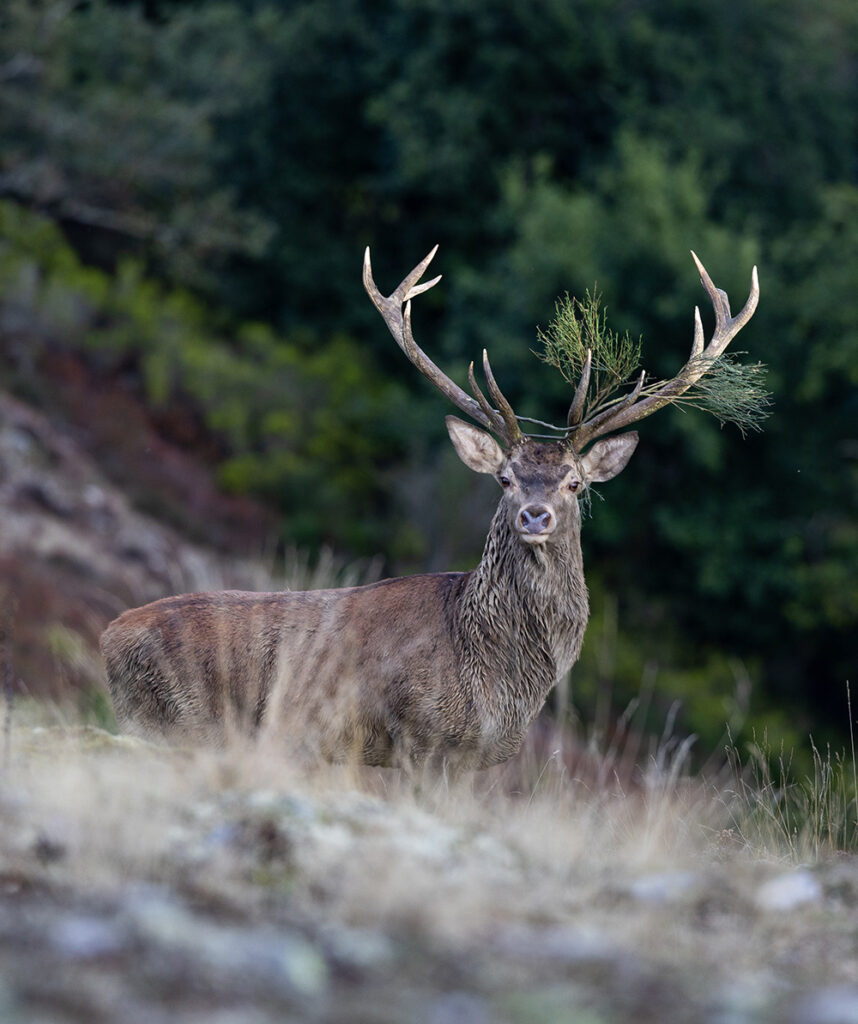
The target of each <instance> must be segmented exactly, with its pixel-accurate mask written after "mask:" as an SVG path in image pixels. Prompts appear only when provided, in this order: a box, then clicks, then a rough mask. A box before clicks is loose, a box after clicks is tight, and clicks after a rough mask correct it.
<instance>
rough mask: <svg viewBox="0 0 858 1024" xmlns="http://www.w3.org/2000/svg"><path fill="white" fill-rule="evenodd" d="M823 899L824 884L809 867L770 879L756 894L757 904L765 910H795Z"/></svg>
mask: <svg viewBox="0 0 858 1024" xmlns="http://www.w3.org/2000/svg"><path fill="white" fill-rule="evenodd" d="M821 900H822V886H821V885H820V883H819V880H818V879H817V878H816V876H815V875H813V874H812V873H811V872H810V871H808V870H807V868H798V869H797V870H796V871H791V872H790V873H789V874H787V875H779V876H778V877H777V878H771V879H769V881H768V882H766V883H765V884H764V885H762V886H761V887H760V889H759V890H758V892H757V895H756V903H757V906H758V907H760V908H761V909H763V910H793V909H795V908H796V907H800V906H803V905H804V904H806V903H819V902H820V901H821Z"/></svg>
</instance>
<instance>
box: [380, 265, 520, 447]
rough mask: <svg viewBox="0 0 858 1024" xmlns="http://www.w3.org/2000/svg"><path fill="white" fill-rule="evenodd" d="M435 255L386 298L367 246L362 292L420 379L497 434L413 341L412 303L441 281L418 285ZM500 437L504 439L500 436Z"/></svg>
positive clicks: (490, 420)
mask: <svg viewBox="0 0 858 1024" xmlns="http://www.w3.org/2000/svg"><path fill="white" fill-rule="evenodd" d="M437 251H438V246H437V245H436V246H435V248H434V249H433V250H432V251H431V252H430V253H429V254H428V255H427V256H426V257H425V258H424V259H422V260H421V261H420V263H418V264H417V266H416V267H415V268H414V269H413V270H412V271H411V273H410V274H408V275H407V276H406V277H405V278H404V279H403V280H402V281H401V283H400V284H399V287H398V288H397V289H396V290H395V291H394V292H393V293H392V294H390V295H387V296H385V295H382V294H381V292H380V291H379V290H378V287H377V285H376V283H375V281H374V280H373V276H372V264H371V262H370V255H369V246H367V247H366V252H365V253H364V259H363V284H364V288H366V291H367V294H368V295H369V297H370V299H372V303H373V305H374V306H375V308H376V309H377V310H378V311H379V313H381V316H382V318H383V320H384V322H385V323H386V324H387V328H388V330H389V331H390V333H391V334H392V335H393V340H394V341H395V342H396V344H397V345H398V346H399V347H400V348H401V349H402V351H403V352H404V353H405V354H406V356H408V358H409V359H410V361H411V362H412V363H413V365H414V366H415V367H416V368H417V369H418V370H419V371H420V372H421V373H422V374H423V376H424V377H426V378H427V380H429V381H431V382H432V383H433V384H434V385H435V387H436V388H438V390H439V391H440V392H441V393H442V394H443V395H444V396H445V397H446V398H448V399H449V400H450V401H451V402H452V403H453V405H455V406H456V407H457V408H459V409H461V410H462V412H464V413H465V414H466V415H468V416H470V417H471V419H473V420H476V422H477V423H480V424H482V426H484V427H487V428H488V429H489V430H493V431H495V432H498V433H500V430H499V426H498V423H497V422H495V420H494V418H493V417H491V416H489V415H488V413H487V412H486V411H485V410H484V409H483V407H482V406H481V404H480V403H479V402H478V401H475V400H474V399H473V398H471V396H470V395H468V394H467V393H466V392H465V391H463V390H462V389H461V388H460V387H459V385H458V384H456V383H455V381H452V380H451V379H450V378H449V377H448V376H447V375H446V374H445V373H443V372H442V371H441V370H440V369H439V368H438V367H437V366H436V365H435V363H433V362H432V360H431V359H430V358H429V356H427V355H426V353H425V352H424V351H423V349H421V348H420V346H419V345H418V344H417V342H416V341H415V340H414V335H413V334H412V331H411V299H413V298H414V297H415V296H416V295H420V294H422V293H423V292H425V291H428V290H429V289H430V288H432V287H433V286H434V285H436V284H437V283H438V282H439V281H440V280H441V276H440V275H439V276H438V277H436V278H433V280H431V281H426V282H424V283H423V284H418V283H417V282H418V281H419V280H420V278H421V277H422V276H423V274H424V273H425V271H426V268H427V267H428V266H429V264H430V263H431V262H432V257H433V256H434V255H435V253H436V252H437ZM501 423H502V421H501ZM501 436H505V435H504V434H503V433H502V434H501Z"/></svg>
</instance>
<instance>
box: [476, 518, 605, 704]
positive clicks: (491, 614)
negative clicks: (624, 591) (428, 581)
mask: <svg viewBox="0 0 858 1024" xmlns="http://www.w3.org/2000/svg"><path fill="white" fill-rule="evenodd" d="M588 611H589V609H588V604H587V588H586V585H585V583H584V569H583V563H582V557H581V544H580V539H579V536H578V531H577V530H576V529H570V530H569V531H568V532H566V533H565V535H564V536H562V537H560V538H558V539H557V540H556V541H554V542H551V543H549V544H546V545H545V546H544V547H536V546H534V547H529V546H528V545H526V544H524V543H522V541H521V540H520V539H519V537H518V536H517V535H516V533H515V531H514V530H513V528H512V527H511V525H510V523H509V515H508V513H507V510H506V508H505V507H504V505H503V504H501V505H500V506H499V508H498V510H497V512H496V513H495V516H494V519H493V520H492V525H491V528H490V530H489V535H488V539H487V540H486V546H485V550H484V552H483V557H482V560H481V561H480V564H479V565H478V566H477V568H476V569H474V571H473V572H472V573H471V574H470V575H469V578H468V581H467V584H466V586H465V589H464V592H463V594H462V599H461V604H460V608H459V616H458V620H459V629H460V631H461V634H462V642H463V648H464V650H465V651H466V659H467V661H468V662H469V663H470V665H471V666H472V667H473V669H475V670H476V671H475V674H474V677H473V678H475V679H477V680H479V682H480V683H481V687H480V688H481V689H482V690H483V694H484V696H485V697H486V698H488V699H497V698H498V697H500V696H502V695H504V696H505V697H506V699H507V700H513V701H514V702H515V703H516V704H517V705H519V706H520V707H521V709H522V711H523V710H524V709H525V707H526V706H530V705H531V704H532V705H534V709H533V713H534V714H535V713H536V711H537V710H538V708H539V707H541V705H542V702H543V701H544V699H545V697H546V695H547V694H548V691H549V690H550V689H551V687H552V686H554V684H555V683H556V682H557V679H558V677H559V676H560V675H562V674H563V673H564V672H566V671H567V670H568V668H569V667H570V665H571V664H572V662H573V661H574V660H575V658H576V657H577V655H578V652H579V650H580V647H581V640H582V638H583V633H584V627H585V625H586V622H587V616H588Z"/></svg>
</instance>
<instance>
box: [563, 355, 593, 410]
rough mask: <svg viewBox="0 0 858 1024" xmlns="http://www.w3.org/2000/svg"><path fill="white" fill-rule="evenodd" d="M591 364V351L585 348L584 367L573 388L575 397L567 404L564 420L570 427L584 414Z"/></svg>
mask: <svg viewBox="0 0 858 1024" xmlns="http://www.w3.org/2000/svg"><path fill="white" fill-rule="evenodd" d="M592 366H593V351H592V349H589V348H588V349H587V358H586V359H585V360H584V369H583V370H582V371H581V379H580V380H579V381H578V387H577V388H576V389H575V397H574V398H573V399H572V404H571V405H570V406H569V415H568V416H567V417H566V422H567V423H568V424H569V426H570V427H577V426H578V424H579V423H580V422H581V418H582V417H583V415H584V403H585V402H586V401H587V388H589V387H590V370H591V369H592Z"/></svg>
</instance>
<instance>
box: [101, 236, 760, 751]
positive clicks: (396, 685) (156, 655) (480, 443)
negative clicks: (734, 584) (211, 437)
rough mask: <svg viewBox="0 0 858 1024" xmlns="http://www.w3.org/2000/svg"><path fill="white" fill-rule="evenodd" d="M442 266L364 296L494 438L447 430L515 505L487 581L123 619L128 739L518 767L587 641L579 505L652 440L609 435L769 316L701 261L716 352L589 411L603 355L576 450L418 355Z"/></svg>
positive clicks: (486, 556)
mask: <svg viewBox="0 0 858 1024" xmlns="http://www.w3.org/2000/svg"><path fill="white" fill-rule="evenodd" d="M433 255H434V250H433V252H432V253H430V254H429V256H427V257H426V259H425V260H423V261H422V262H421V263H420V264H419V265H418V266H417V267H415V269H414V270H413V271H412V272H411V273H410V274H409V275H408V276H407V277H406V278H405V280H404V281H402V283H401V284H400V285H399V287H398V288H397V289H396V291H395V292H393V294H392V295H390V296H383V295H382V294H381V293H380V292H379V290H378V288H377V287H376V285H375V282H374V281H373V279H372V272H371V267H370V263H369V251H368V250H367V254H366V259H365V262H364V284H365V286H366V289H367V291H368V293H369V295H370V298H371V299H372V301H373V303H374V304H375V306H376V307H377V308H378V310H379V312H380V313H381V314H382V316H383V318H384V320H385V322H386V323H387V326H388V327H389V329H390V331H391V333H392V334H393V336H394V339H395V340H396V342H397V344H398V345H399V346H400V348H401V349H402V350H403V352H405V354H406V355H407V356H408V358H409V359H410V360H411V362H412V363H413V364H414V365H415V366H416V367H417V368H418V369H419V370H420V372H421V373H422V374H423V375H424V376H426V377H427V378H428V379H429V380H430V381H432V383H433V384H435V386H436V387H438V388H439V389H440V390H441V391H442V392H443V393H444V394H445V395H446V396H447V397H448V398H449V399H450V400H451V401H452V402H453V404H454V405H456V406H457V407H458V408H459V409H461V410H462V411H463V412H465V413H466V414H467V415H468V416H469V417H470V418H471V419H473V420H475V421H476V422H478V423H479V424H480V425H481V426H482V427H484V428H486V429H485V430H479V429H477V428H476V427H474V426H472V425H470V424H468V423H465V422H464V421H462V420H460V419H457V418H456V417H454V416H448V417H447V429H448V432H449V434H450V439H451V441H452V443H453V446H454V448H455V449H456V452H457V453H458V455H459V457H460V459H461V460H462V461H463V462H464V463H465V465H467V466H468V467H469V468H470V469H472V470H474V471H475V472H477V473H485V474H490V475H491V476H493V477H494V478H495V479H496V480H497V481H498V483H499V484H500V486H501V488H502V490H503V493H502V497H501V501H500V504H499V505H498V510H497V512H496V513H495V516H494V519H493V520H492V524H491V528H490V530H489V534H488V538H487V540H486V545H485V550H484V552H483V557H482V560H481V561H480V564H479V565H478V566H477V568H476V569H474V570H473V571H472V572H466V573H436V574H431V575H424V576H412V577H408V578H403V579H393V580H385V581H383V582H381V583H376V584H373V585H371V586H367V587H352V588H347V589H342V590H325V591H310V592H306V593H293V592H284V593H275V594H251V593H241V592H233V591H227V592H224V593H209V594H190V595H186V596H184V597H172V598H166V599H164V600H161V601H156V602H154V603H153V604H150V605H146V606H145V607H143V608H138V609H136V610H133V611H129V612H126V613H125V614H124V615H121V616H120V617H119V618H118V619H116V620H115V621H114V622H113V623H111V624H110V626H108V628H107V630H106V631H105V633H104V635H103V637H102V650H103V652H104V657H105V662H106V664H107V674H108V683H109V686H110V692H111V696H112V698H113V703H114V707H115V710H116V717H117V720H118V722H119V724H120V726H121V727H122V728H123V729H125V730H128V731H131V732H136V733H139V734H143V735H149V736H151V735H154V736H162V737H171V736H176V735H179V736H190V737H198V738H202V739H214V740H217V739H221V738H222V737H223V736H224V735H225V734H226V733H228V732H229V730H230V729H231V728H236V729H238V730H240V731H242V732H243V731H260V730H261V731H267V732H271V733H275V734H279V733H281V732H282V733H283V734H285V736H286V738H287V740H288V743H289V744H290V745H291V747H293V748H294V749H297V750H303V751H307V752H309V753H313V754H321V755H323V756H325V757H327V758H328V759H331V760H344V759H348V758H354V759H355V760H357V761H360V762H363V763H365V764H371V765H397V766H401V767H404V768H415V767H421V766H425V767H428V768H430V769H432V768H436V769H437V768H443V769H451V770H453V771H456V770H460V769H464V768H486V767H489V766H490V765H493V764H497V763H499V762H501V761H504V760H506V759H507V758H509V757H511V756H512V755H513V754H514V753H516V751H517V750H518V748H519V746H520V745H521V741H522V739H523V737H524V733H525V731H526V729H527V727H528V725H529V724H530V722H531V721H532V720H533V718H534V717H535V716H536V714H537V713H538V712H539V710H540V709H541V708H542V706H543V704H544V702H545V699H546V697H547V696H548V693H549V691H550V690H551V688H552V687H553V686H554V685H555V683H556V682H557V681H558V680H559V679H560V678H561V677H562V676H563V675H564V674H565V673H566V672H567V671H568V669H569V668H570V666H571V665H572V664H573V663H574V662H575V660H576V659H577V657H578V654H579V652H580V649H581V643H582V640H583V636H584V629H585V627H586V625H587V616H588V605H587V588H586V586H585V583H584V571H583V566H582V558H581V544H580V532H581V513H580V509H579V507H578V501H579V498H580V497H581V496H582V495H583V494H584V493H586V490H587V488H588V486H589V485H591V484H593V483H598V482H601V481H605V480H610V479H612V478H613V477H614V476H616V475H617V473H619V472H620V471H621V470H622V469H623V468H624V467H625V465H626V463H627V462H628V460H629V458H630V457H631V455H632V452H633V451H634V449H635V446H636V445H637V441H638V435H637V434H636V433H633V432H632V433H625V434H620V435H618V436H617V435H615V436H610V437H603V438H602V440H596V438H598V437H600V435H604V434H608V433H611V432H612V431H614V430H616V429H618V428H620V427H626V426H628V425H629V424H630V423H632V422H634V421H635V420H637V419H640V418H642V417H644V416H648V415H650V414H651V413H652V412H655V411H656V410H657V409H659V408H661V407H662V406H664V405H666V404H668V403H670V402H673V401H676V400H677V399H678V398H680V397H681V396H682V395H683V394H684V393H685V392H686V391H687V389H688V388H689V387H690V386H691V385H692V384H693V383H694V382H695V381H696V380H698V379H699V378H700V377H701V376H702V375H703V374H705V373H706V372H708V369H709V368H710V367H711V366H712V364H713V363H714V361H715V360H716V359H717V358H718V357H719V356H720V354H721V353H722V352H723V351H724V349H725V348H726V346H727V344H729V341H730V339H731V338H732V337H733V336H734V335H735V334H736V333H737V332H738V331H739V330H741V328H742V326H744V324H745V323H746V322H747V321H748V320H749V319H750V317H751V316H752V315H753V312H754V309H755V308H756V304H757V298H758V294H759V293H758V286H757V280H756V271H755V272H754V274H753V276H752V291H751V296H750V297H749V299H748V301H747V303H746V304H745V307H744V308H743V309H742V310H741V311H740V313H739V314H737V316H735V317H731V316H730V307H729V304H728V302H727V296H726V295H725V294H724V293H723V292H721V291H719V290H718V289H716V288H715V286H714V285H713V284H712V281H711V280H710V278H709V276H708V274H707V273H706V271H705V270H704V269H703V267H702V265H701V264H700V263H699V261H697V266H698V269H699V270H700V273H701V279H702V281H703V284H704V286H705V288H706V290H707V292H708V293H709V295H710V298H711V299H712V304H713V307H714V309H715V315H716V321H717V323H716V330H715V333H714V335H713V337H712V339H711V341H710V342H709V344H708V345H707V346H706V347H705V348H704V343H703V326H702V323H701V320H700V315H699V311H697V313H696V317H695V331H694V343H693V346H692V351H691V357H690V359H689V360H688V362H687V363H686V364H685V366H684V367H683V368H682V370H681V371H680V373H679V375H678V376H677V377H675V378H672V379H671V380H670V381H663V382H660V383H656V384H650V385H648V386H646V387H645V384H646V379H645V375H644V374H642V375H641V376H640V378H639V380H638V382H637V383H636V384H635V385H634V387H633V389H632V390H631V391H630V392H629V393H628V394H627V395H626V396H625V397H623V398H621V399H614V400H608V399H606V398H604V396H603V393H601V392H599V391H598V389H597V394H596V397H595V398H588V395H589V392H588V388H589V385H590V376H591V369H592V370H593V371H594V374H595V376H596V378H597V379H598V376H599V373H600V372H601V370H600V367H599V366H598V364H597V363H596V364H594V363H593V360H592V353H591V352H588V353H587V356H586V359H585V360H584V361H583V371H582V373H581V379H580V382H579V384H578V386H577V389H576V392H575V397H574V399H573V402H572V406H571V408H570V410H569V415H568V420H567V426H566V427H561V428H552V429H554V430H558V431H559V432H560V434H561V435H562V436H561V437H560V438H559V439H558V440H554V441H549V442H548V443H542V442H540V441H537V440H536V439H534V438H532V437H528V436H526V435H525V434H523V433H522V431H521V429H520V427H519V418H518V417H517V416H516V415H515V413H514V412H513V410H512V407H511V406H510V404H509V402H508V401H507V399H506V398H505V397H504V395H503V394H502V392H501V391H500V388H499V387H498V385H497V383H496V381H495V379H494V375H493V374H492V370H491V366H490V365H489V361H488V356H487V355H486V353H485V352H484V353H483V369H484V372H485V377H486V382H487V385H488V390H489V395H490V399H491V400H489V399H488V398H486V397H485V395H484V394H483V393H482V391H481V390H480V388H479V387H478V385H477V382H476V379H475V377H474V372H473V364H472V365H471V368H470V371H469V381H470V385H471V390H472V391H473V395H474V397H473V398H472V397H471V396H469V395H468V394H466V393H465V392H464V391H463V390H462V389H461V388H460V387H459V386H458V385H457V384H455V383H454V382H453V381H452V380H450V378H449V377H447V376H445V375H444V374H443V373H442V371H441V370H439V368H438V367H437V366H436V365H435V364H434V363H433V362H432V361H431V360H430V359H429V357H428V356H427V355H426V354H425V353H424V352H423V351H422V350H421V349H420V348H419V347H418V346H417V344H416V342H415V341H414V337H413V335H412V332H411V299H412V298H413V297H414V296H416V295H418V294H420V293H421V292H423V291H425V290H426V289H427V288H431V287H432V286H433V285H434V284H435V283H437V281H438V280H439V279H438V278H435V280H433V281H429V282H427V283H425V284H419V283H418V282H419V280H420V278H421V276H422V275H423V273H424V271H425V270H426V267H427V266H428V264H429V261H430V260H431V259H432V256H433ZM695 260H697V257H695ZM486 431H489V432H488V433H487V432H486ZM492 434H494V435H496V436H497V437H498V438H500V440H501V442H502V445H501V444H498V442H497V441H496V440H495V438H494V437H492V436H491V435H492ZM585 449H586V450H585Z"/></svg>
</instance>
